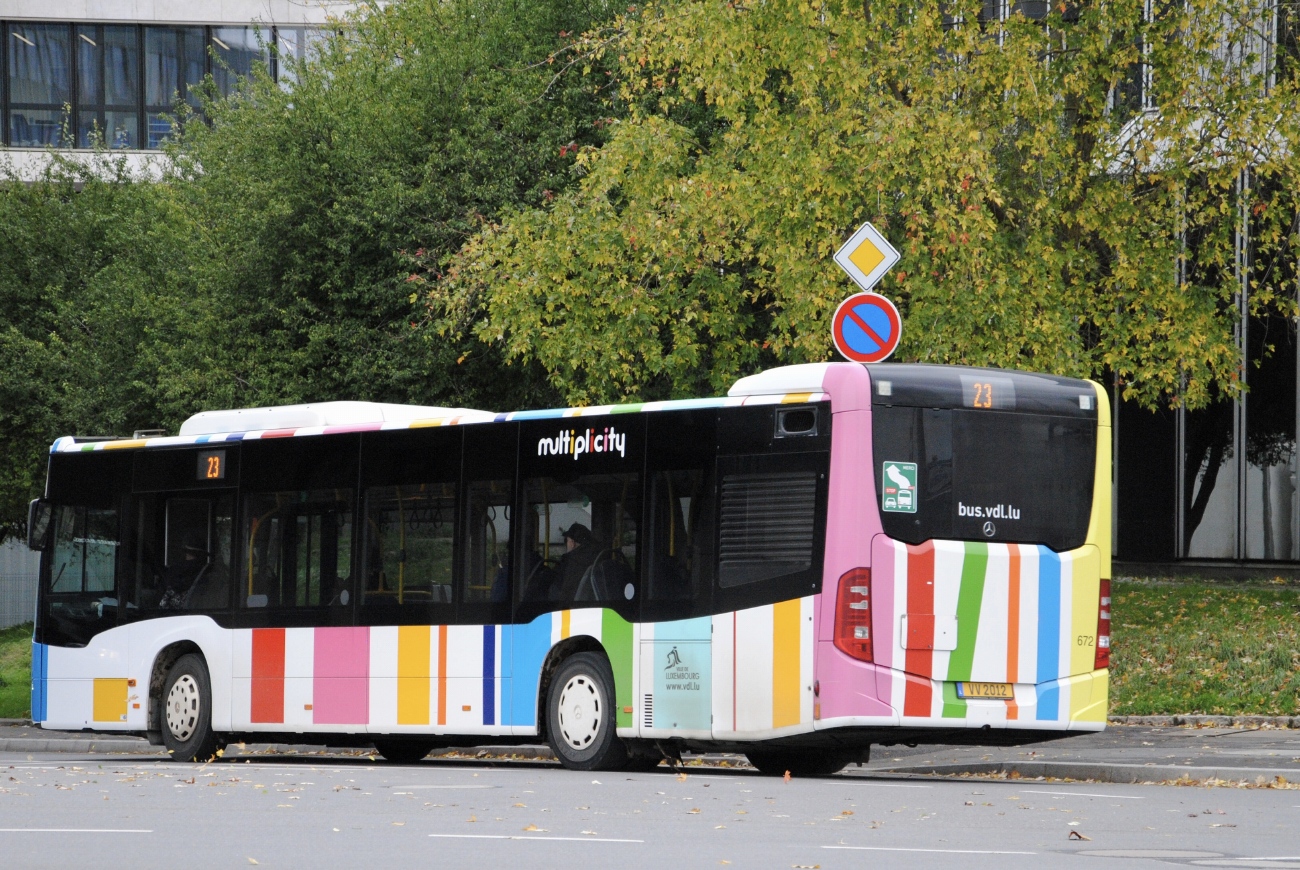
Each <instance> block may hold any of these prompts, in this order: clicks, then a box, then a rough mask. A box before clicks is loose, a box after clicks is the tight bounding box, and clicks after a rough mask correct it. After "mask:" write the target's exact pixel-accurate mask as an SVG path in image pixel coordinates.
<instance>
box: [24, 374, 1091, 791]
mask: <svg viewBox="0 0 1300 870" xmlns="http://www.w3.org/2000/svg"><path fill="white" fill-rule="evenodd" d="M1109 413H1110V412H1109V405H1108V402H1107V397H1106V394H1105V392H1104V391H1103V390H1101V389H1100V388H1099V387H1098V386H1097V385H1096V384H1094V383H1092V382H1089V381H1081V380H1071V379H1068V378H1061V377H1053V376H1047V375H1040V374H1029V373H1023V372H1013V371H998V370H988V369H974V368H961V367H953V366H930V365H908V364H880V365H859V364H855V363H824V364H813V365H800V366H791V367H787V368H781V369H775V370H771V371H767V372H763V373H761V374H757V375H754V376H752V377H747V378H744V379H742V380H740V381H739V382H737V383H736V384H735V386H734V387H733V388H732V389H731V391H730V393H729V395H728V396H727V397H725V398H713V399H695V400H685V401H667V402H649V403H645V404H640V405H621V406H606V407H592V408H569V409H560V410H546V411H522V412H515V413H508V414H493V413H486V412H480V411H472V410H466V409H447V408H422V407H410V406H401V405H380V404H371V403H360V402H330V403H324V404H314V405H297V406H288V407H280V408H254V409H244V410H232V411H216V412H205V413H201V414H198V415H196V416H194V417H192V418H190V419H189V420H188V421H187V422H186V423H185V424H184V425H183V426H182V427H181V430H180V433H179V434H178V435H175V436H169V437H168V436H160V437H138V438H132V439H119V440H114V439H87V438H79V437H64V438H60V439H59V440H58V441H56V442H55V444H54V445H53V447H52V448H51V452H50V458H49V474H48V482H47V486H46V492H45V497H44V498H42V499H39V500H37V501H36V502H33V504H32V510H31V517H30V537H31V540H30V542H29V543H30V544H31V545H32V546H33V547H34V548H35V549H39V550H41V552H42V559H41V587H40V597H39V607H38V615H37V620H36V630H35V638H34V645H35V646H34V655H33V667H32V718H33V720H34V721H35V722H37V723H38V724H40V725H41V726H42V727H45V728H51V729H65V730H92V731H103V732H108V731H115V732H128V733H134V734H140V735H147V736H148V737H149V738H150V739H151V740H152V741H153V742H155V743H158V744H162V745H165V746H166V747H167V749H168V750H169V751H170V753H171V756H172V757H173V758H175V759H178V760H185V761H189V760H195V759H207V758H209V757H211V756H212V755H213V754H214V753H215V752H216V751H217V750H218V749H219V748H220V747H221V746H223V745H224V744H225V743H226V742H228V741H231V740H237V739H238V740H257V741H280V742H293V743H318V744H327V743H328V744H329V745H335V746H337V745H366V746H369V745H371V744H373V745H374V746H375V747H376V748H377V749H378V751H379V752H380V753H381V754H382V755H383V756H384V757H386V758H388V759H390V760H394V761H410V760H415V759H419V758H422V757H423V756H424V755H426V754H427V753H428V752H429V751H431V750H432V749H433V748H435V747H445V746H464V745H474V744H485V743H490V744H502V743H530V742H532V743H536V742H541V741H547V742H549V744H550V745H551V747H552V748H553V749H554V751H555V754H556V755H557V756H558V757H559V759H560V761H561V762H562V763H563V764H564V765H565V766H567V767H570V768H574V769H583V770H587V769H610V768H619V767H638V766H647V765H653V764H656V763H658V762H659V761H660V760H661V759H662V758H663V757H665V756H673V755H676V754H679V753H680V752H681V751H682V750H701V749H713V750H727V751H737V752H743V753H745V754H746V755H747V756H748V758H749V759H750V761H751V762H752V763H753V764H754V765H755V766H756V767H757V768H758V769H759V770H761V771H764V772H769V773H781V772H784V771H787V770H788V771H791V772H792V773H794V774H796V775H799V774H826V773H831V772H834V771H835V770H838V769H840V768H841V767H843V766H844V765H845V764H848V763H850V762H853V761H861V760H865V759H866V758H867V755H868V751H869V748H870V746H871V744H873V743H876V744H891V743H904V742H905V743H940V742H941V743H1000V744H1013V743H1018V742H1027V741H1035V740H1042V739H1045V738H1047V737H1050V736H1053V735H1065V734H1068V733H1074V732H1085V731H1097V730H1100V729H1102V728H1103V727H1104V724H1105V720H1106V700H1107V685H1108V670H1107V669H1108V666H1109V653H1110V597H1109V596H1110V590H1109V579H1108V578H1109V576H1110V502H1111V494H1110V437H1109V435H1108V432H1109V427H1110V418H1109Z"/></svg>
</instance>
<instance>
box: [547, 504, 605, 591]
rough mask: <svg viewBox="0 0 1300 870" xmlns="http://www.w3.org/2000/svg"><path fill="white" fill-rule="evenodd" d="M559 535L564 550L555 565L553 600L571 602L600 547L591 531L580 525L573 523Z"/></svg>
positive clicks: (594, 560) (598, 554)
mask: <svg viewBox="0 0 1300 870" xmlns="http://www.w3.org/2000/svg"><path fill="white" fill-rule="evenodd" d="M560 534H561V535H563V536H564V547H565V550H564V555H563V556H561V557H560V561H558V562H556V563H555V576H556V579H557V581H558V585H559V588H558V590H554V591H555V592H556V595H555V599H554V600H557V601H573V600H575V599H576V598H577V596H578V586H579V584H581V583H582V577H583V575H584V574H586V573H587V569H588V568H590V567H591V566H592V565H594V564H595V562H596V559H597V557H598V556H600V547H599V546H598V545H597V543H596V536H595V535H593V534H592V533H591V529H589V528H587V527H586V526H584V525H583V524H582V523H574V524H573V525H571V526H569V527H568V528H567V529H561V530H560Z"/></svg>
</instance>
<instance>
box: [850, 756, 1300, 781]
mask: <svg viewBox="0 0 1300 870" xmlns="http://www.w3.org/2000/svg"><path fill="white" fill-rule="evenodd" d="M872 772H873V773H891V774H905V775H908V776H932V777H951V776H973V777H980V776H985V777H998V778H1003V777H1006V778H1010V779H1020V780H1035V779H1039V778H1043V779H1074V780H1088V781H1092V782H1107V783H1120V784H1124V783H1155V782H1190V783H1200V782H1205V781H1219V782H1229V783H1247V784H1250V785H1286V784H1290V783H1292V782H1293V781H1295V782H1300V769H1296V768H1291V769H1284V768H1274V767H1184V766H1180V765H1176V764H1106V763H1098V762H1089V761H1009V762H972V763H970V764H935V765H923V766H918V767H888V768H875V769H873V770H872Z"/></svg>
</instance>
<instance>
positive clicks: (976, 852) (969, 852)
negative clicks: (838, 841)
mask: <svg viewBox="0 0 1300 870" xmlns="http://www.w3.org/2000/svg"><path fill="white" fill-rule="evenodd" d="M822 848H823V849H850V850H853V851H858V852H939V853H941V854H944V855H1037V854H1038V853H1037V852H995V851H993V850H990V849H904V848H902V847H899V846H822Z"/></svg>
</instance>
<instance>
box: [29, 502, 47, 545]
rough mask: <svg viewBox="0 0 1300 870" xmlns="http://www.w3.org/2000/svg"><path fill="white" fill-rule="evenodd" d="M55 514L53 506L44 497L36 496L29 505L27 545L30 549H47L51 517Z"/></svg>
mask: <svg viewBox="0 0 1300 870" xmlns="http://www.w3.org/2000/svg"><path fill="white" fill-rule="evenodd" d="M53 516H54V509H53V507H52V506H51V505H50V503H49V502H48V501H46V500H45V499H43V498H34V499H32V501H31V504H29V505H27V546H28V547H29V548H30V549H33V550H44V549H45V542H46V540H47V539H48V538H49V536H50V518H51V517H53Z"/></svg>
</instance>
